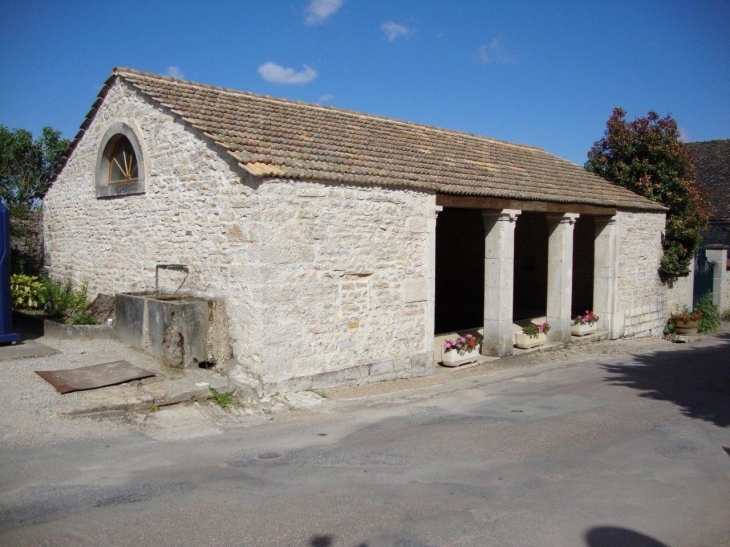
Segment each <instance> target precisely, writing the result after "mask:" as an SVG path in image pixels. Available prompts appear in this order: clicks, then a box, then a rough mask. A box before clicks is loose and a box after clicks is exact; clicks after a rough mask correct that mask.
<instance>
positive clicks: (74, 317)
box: [67, 312, 99, 325]
mask: <svg viewBox="0 0 730 547" xmlns="http://www.w3.org/2000/svg"><path fill="white" fill-rule="evenodd" d="M67 323H69V324H71V325H98V324H99V322H98V321H97V320H96V317H94V316H93V315H91V314H90V313H86V312H82V313H74V314H71V315H70V316H69V318H68V321H67Z"/></svg>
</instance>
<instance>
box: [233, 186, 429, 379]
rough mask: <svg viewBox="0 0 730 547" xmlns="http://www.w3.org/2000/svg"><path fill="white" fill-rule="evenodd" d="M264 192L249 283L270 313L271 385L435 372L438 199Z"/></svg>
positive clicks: (389, 193)
mask: <svg viewBox="0 0 730 547" xmlns="http://www.w3.org/2000/svg"><path fill="white" fill-rule="evenodd" d="M256 193H257V196H258V198H259V209H258V212H257V214H256V220H255V222H254V223H253V226H252V230H253V231H254V232H255V233H257V234H259V236H260V248H259V254H258V256H257V257H255V258H253V259H252V260H251V261H250V262H249V264H247V265H246V266H245V272H244V273H242V275H241V277H244V278H246V279H249V280H250V290H251V293H252V295H253V298H254V300H255V301H257V302H259V303H260V305H261V317H262V318H263V325H264V329H263V331H262V332H261V342H262V343H263V347H262V349H261V354H260V359H261V362H262V364H265V369H266V377H267V379H268V381H270V382H273V383H275V384H277V385H285V386H287V388H288V389H295V390H298V389H307V388H309V387H317V386H326V385H336V384H343V383H347V382H352V381H357V380H360V379H362V378H364V377H366V376H380V377H390V378H392V377H398V376H407V375H412V374H425V373H427V372H430V370H431V368H432V352H433V323H432V321H433V319H432V317H433V310H432V299H429V287H430V286H431V285H432V284H433V278H432V276H433V265H432V259H431V257H430V251H429V249H430V246H429V241H430V240H431V239H433V237H434V232H435V220H434V219H433V216H434V215H433V211H434V207H435V198H434V196H432V195H427V194H423V193H419V192H413V191H405V190H388V189H379V188H366V187H356V186H341V185H327V184H317V183H313V182H298V181H286V182H285V181H279V180H276V181H268V182H265V183H264V184H262V185H261V187H259V188H258V189H257V191H256ZM429 300H430V302H429Z"/></svg>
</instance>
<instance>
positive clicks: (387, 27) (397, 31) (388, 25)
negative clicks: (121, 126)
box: [380, 21, 410, 42]
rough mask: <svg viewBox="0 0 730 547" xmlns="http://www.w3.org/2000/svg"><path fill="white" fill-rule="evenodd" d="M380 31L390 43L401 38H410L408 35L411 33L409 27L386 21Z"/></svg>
mask: <svg viewBox="0 0 730 547" xmlns="http://www.w3.org/2000/svg"><path fill="white" fill-rule="evenodd" d="M380 30H382V31H383V32H384V33H385V37H386V38H387V39H388V41H389V42H392V41H393V40H395V39H396V38H398V37H399V36H408V33H409V32H410V30H408V28H407V27H404V26H403V25H399V24H398V23H396V22H395V21H386V22H385V23H383V24H382V25H380Z"/></svg>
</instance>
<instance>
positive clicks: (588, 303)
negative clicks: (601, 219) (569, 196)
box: [571, 215, 596, 317]
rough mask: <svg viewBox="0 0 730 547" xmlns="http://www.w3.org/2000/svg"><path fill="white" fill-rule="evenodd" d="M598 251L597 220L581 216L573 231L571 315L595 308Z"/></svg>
mask: <svg viewBox="0 0 730 547" xmlns="http://www.w3.org/2000/svg"><path fill="white" fill-rule="evenodd" d="M595 252H596V222H595V220H594V218H593V217H592V216H587V215H586V216H580V217H579V218H578V220H577V221H576V223H575V231H574V232H573V295H572V304H571V314H572V315H571V317H575V316H576V315H584V314H585V312H586V311H587V310H592V309H593V275H594V259H595Z"/></svg>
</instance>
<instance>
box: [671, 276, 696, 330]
mask: <svg viewBox="0 0 730 547" xmlns="http://www.w3.org/2000/svg"><path fill="white" fill-rule="evenodd" d="M693 284H694V276H693V275H692V273H690V274H689V275H686V276H684V277H678V278H672V279H670V280H668V281H667V284H666V302H665V310H664V311H665V313H664V315H665V317H664V320H665V321H667V320H668V319H669V314H671V313H672V312H674V311H677V309H681V308H683V307H684V306H689V307H690V308H691V307H692V288H693V287H692V286H693Z"/></svg>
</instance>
